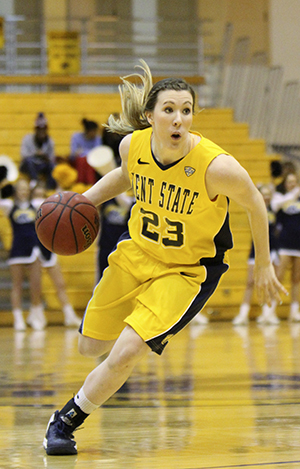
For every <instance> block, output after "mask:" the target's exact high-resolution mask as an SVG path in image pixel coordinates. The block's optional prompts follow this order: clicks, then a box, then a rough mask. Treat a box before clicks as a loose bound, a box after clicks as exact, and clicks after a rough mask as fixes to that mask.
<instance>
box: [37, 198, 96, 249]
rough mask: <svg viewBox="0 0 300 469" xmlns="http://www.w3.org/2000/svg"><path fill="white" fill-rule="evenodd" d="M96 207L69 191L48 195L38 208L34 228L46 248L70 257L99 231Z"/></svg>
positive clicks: (93, 238)
mask: <svg viewBox="0 0 300 469" xmlns="http://www.w3.org/2000/svg"><path fill="white" fill-rule="evenodd" d="M99 226H100V220H99V214H98V211H97V209H96V207H95V206H94V205H93V204H92V202H90V201H89V200H88V199H87V198H86V197H85V196H84V195H82V194H77V193H76V192H72V191H64V192H58V193H57V194H53V195H51V196H50V197H48V198H47V199H46V200H44V202H43V203H42V204H41V206H40V207H39V209H38V211H37V215H36V220H35V230H36V233H37V236H38V238H39V240H40V242H41V243H42V244H43V245H44V246H45V247H46V248H47V249H49V251H51V252H54V253H56V254H60V255H63V256H72V255H74V254H79V253H80V252H83V251H85V250H86V249H87V248H88V247H90V246H91V244H92V243H93V242H94V240H95V238H96V236H97V234H98V232H99Z"/></svg>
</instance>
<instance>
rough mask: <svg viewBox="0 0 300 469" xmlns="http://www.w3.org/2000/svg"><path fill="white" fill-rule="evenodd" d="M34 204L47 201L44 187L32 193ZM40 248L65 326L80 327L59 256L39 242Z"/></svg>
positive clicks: (41, 259)
mask: <svg viewBox="0 0 300 469" xmlns="http://www.w3.org/2000/svg"><path fill="white" fill-rule="evenodd" d="M32 197H33V203H34V204H35V206H36V207H38V206H39V205H40V204H41V203H42V202H43V201H44V199H45V197H46V194H45V191H44V188H43V187H42V186H37V187H35V189H34V190H33V193H32ZM38 247H39V250H40V255H39V258H40V262H41V266H42V268H44V269H45V271H46V273H47V274H48V275H49V277H50V278H51V280H52V282H53V284H54V288H55V290H56V294H57V298H58V300H59V302H60V304H61V307H62V312H63V315H64V325H65V326H68V327H73V326H75V327H79V326H80V323H81V319H80V318H79V317H78V316H77V315H76V313H75V311H74V308H73V306H72V304H71V303H70V300H69V297H68V293H67V289H66V284H65V280H64V277H63V273H62V270H61V267H60V264H59V261H58V258H57V255H56V254H54V253H53V252H50V251H49V250H48V249H47V248H45V246H43V245H42V243H41V242H40V241H39V240H38Z"/></svg>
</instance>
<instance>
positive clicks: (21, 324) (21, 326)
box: [13, 310, 26, 331]
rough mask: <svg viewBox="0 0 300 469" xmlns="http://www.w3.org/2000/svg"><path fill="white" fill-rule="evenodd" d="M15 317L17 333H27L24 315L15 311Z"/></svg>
mask: <svg viewBox="0 0 300 469" xmlns="http://www.w3.org/2000/svg"><path fill="white" fill-rule="evenodd" d="M13 316H14V329H15V331H25V330H26V323H25V321H24V318H23V313H22V311H20V310H16V311H13Z"/></svg>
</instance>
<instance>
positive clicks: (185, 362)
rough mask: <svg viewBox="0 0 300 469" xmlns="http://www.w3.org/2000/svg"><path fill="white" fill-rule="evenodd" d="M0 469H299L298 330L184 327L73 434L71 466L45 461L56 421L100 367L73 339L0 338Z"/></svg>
mask: <svg viewBox="0 0 300 469" xmlns="http://www.w3.org/2000/svg"><path fill="white" fill-rule="evenodd" d="M0 350H1V357H2V358H1V365H0V376H1V393H0V415H1V425H0V468H11V469H16V468H18V469H21V468H26V469H27V468H34V469H41V468H49V469H50V468H51V469H61V468H63V469H71V468H72V469H73V468H74V469H79V468H80V469H86V468H88V469H94V468H101V469H119V468H122V469H123V468H125V469H127V468H128V469H129V468H130V469H161V468H164V469H204V468H205V469H217V468H219V469H221V468H223V469H225V468H239V467H241V468H245V467H246V468H250V469H252V468H265V469H271V468H272V469H273V468H281V469H296V468H300V325H298V324H296V325H294V326H291V325H290V324H288V323H287V322H286V321H282V322H281V324H280V325H279V326H266V327H264V328H263V327H258V326H257V325H256V324H255V323H254V322H253V323H251V325H250V326H249V327H240V328H234V327H233V326H232V325H231V323H229V322H223V323H222V322H220V323H217V322H215V323H212V324H209V325H208V326H196V325H195V326H193V325H191V326H189V327H187V328H186V329H185V330H184V331H183V332H182V333H181V334H179V335H178V336H177V337H175V338H174V339H173V341H172V342H171V343H170V344H169V346H168V347H167V349H166V351H165V352H164V354H163V355H162V357H157V356H156V355H154V354H153V353H149V356H148V357H147V358H146V359H145V360H144V361H143V362H141V363H140V365H139V366H138V367H137V368H136V369H135V371H134V373H133V375H132V377H131V378H130V379H129V381H128V383H127V384H126V386H124V387H123V388H122V389H121V390H120V392H118V393H117V394H116V395H115V396H114V397H113V398H111V399H110V400H109V401H108V402H107V404H106V405H105V406H104V407H103V408H102V409H99V410H98V411H96V412H94V413H93V414H92V415H91V416H90V417H89V418H88V419H87V421H86V423H85V425H84V427H85V428H84V429H83V430H80V431H78V432H76V440H77V443H78V450H79V453H78V455H77V456H64V457H56V456H46V455H45V452H44V450H43V448H42V440H43V437H44V432H45V427H46V425H47V422H48V419H49V417H50V415H51V414H52V412H53V410H54V409H56V408H59V407H61V406H62V405H63V404H64V403H65V401H67V400H68V399H69V398H70V397H71V396H72V394H73V393H74V392H76V391H77V390H78V389H79V387H80V386H81V384H82V382H83V380H84V378H85V376H86V375H87V373H88V372H89V371H90V370H91V369H92V368H94V366H95V361H94V360H92V359H86V358H83V357H81V356H80V355H79V354H78V352H77V332H76V331H74V330H68V329H66V328H63V327H59V326H49V327H48V328H47V329H46V330H45V331H43V332H35V331H32V330H29V329H28V330H27V331H26V332H24V333H20V332H19V333H16V332H14V331H13V329H12V328H11V327H2V328H1V329H0Z"/></svg>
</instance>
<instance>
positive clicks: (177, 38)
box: [0, 16, 203, 76]
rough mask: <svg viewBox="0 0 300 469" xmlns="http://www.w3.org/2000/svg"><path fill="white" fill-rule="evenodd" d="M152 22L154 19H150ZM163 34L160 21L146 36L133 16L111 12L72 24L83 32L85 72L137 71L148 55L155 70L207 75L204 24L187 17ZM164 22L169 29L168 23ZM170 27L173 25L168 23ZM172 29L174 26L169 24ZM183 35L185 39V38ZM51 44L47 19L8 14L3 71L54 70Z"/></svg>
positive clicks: (1, 56) (82, 72) (157, 72)
mask: <svg viewBox="0 0 300 469" xmlns="http://www.w3.org/2000/svg"><path fill="white" fill-rule="evenodd" d="M147 24H148V25H149V24H150V25H151V24H152V23H151V22H149V21H148V22H147ZM172 24H173V29H174V31H172V32H168V33H167V34H165V33H164V34H162V33H160V32H159V21H158V26H157V25H156V32H155V34H153V35H152V36H148V35H146V36H145V37H144V40H143V36H142V35H141V34H137V33H136V32H135V31H134V28H133V21H129V20H119V19H118V20H117V19H116V18H114V17H111V18H110V17H108V18H107V19H106V20H105V21H104V20H103V18H102V19H101V18H100V19H97V18H95V19H93V20H89V21H86V20H76V21H75V20H73V21H72V22H71V26H70V27H71V28H72V30H73V31H76V32H78V34H79V43H80V69H79V75H99V76H101V75H104V76H108V75H120V74H126V73H131V72H132V70H133V67H134V65H136V63H137V60H138V59H139V58H140V57H142V58H144V59H145V60H146V61H147V62H148V63H149V65H150V66H151V69H152V72H153V75H174V74H176V75H178V74H180V75H182V74H184V75H186V76H189V75H191V76H195V75H202V74H203V40H202V36H201V31H200V27H201V23H200V22H199V21H198V20H195V22H194V23H192V24H191V23H188V22H181V23H180V30H181V31H182V28H183V29H184V28H185V29H186V32H185V34H180V35H179V34H177V32H178V28H176V25H175V26H174V22H172ZM166 26H168V25H166V22H164V28H166ZM166 29H167V30H168V28H166ZM169 30H172V28H170V27H169ZM181 38H184V40H182V39H181ZM48 66H49V63H48V43H47V35H46V32H45V28H44V25H43V23H42V22H38V21H36V20H30V19H29V20H28V19H25V18H24V17H22V16H8V17H6V18H5V46H4V48H3V49H2V51H0V74H1V75H32V74H34V75H45V74H47V73H48V72H49V67H48Z"/></svg>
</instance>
